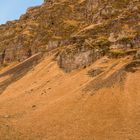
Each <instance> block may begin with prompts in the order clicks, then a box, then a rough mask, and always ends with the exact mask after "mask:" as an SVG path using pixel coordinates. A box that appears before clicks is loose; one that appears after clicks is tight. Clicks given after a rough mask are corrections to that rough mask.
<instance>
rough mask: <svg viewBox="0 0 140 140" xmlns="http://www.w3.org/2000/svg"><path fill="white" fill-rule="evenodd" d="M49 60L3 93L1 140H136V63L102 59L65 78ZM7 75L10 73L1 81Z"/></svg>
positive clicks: (139, 106) (138, 109)
mask: <svg viewBox="0 0 140 140" xmlns="http://www.w3.org/2000/svg"><path fill="white" fill-rule="evenodd" d="M52 59H53V56H50V57H47V58H46V59H44V60H43V61H42V62H41V63H40V64H38V65H37V66H35V67H34V68H33V69H31V70H30V71H29V72H28V73H26V75H24V77H22V78H21V79H20V80H18V81H16V82H14V83H12V84H11V85H9V86H8V87H7V88H6V90H5V91H4V92H3V93H2V94H1V96H0V106H1V107H0V138H1V139H9V140H15V139H26V140H28V139H36V140H41V139H43V140H54V139H57V140H59V139H60V140H64V139H67V140H81V139H83V140H93V139H96V140H104V139H108V140H112V139H113V140H118V139H119V140H125V139H126V140H127V139H134V140H137V139H139V137H140V135H139V134H140V131H139V130H140V125H139V124H140V119H139V117H140V113H139V112H140V103H139V100H140V96H139V91H140V87H139V81H140V76H139V75H140V69H139V68H140V67H139V65H140V62H139V61H138V60H137V61H134V62H133V63H132V59H131V57H130V58H128V57H127V58H122V59H108V58H106V57H104V58H102V59H100V60H98V61H97V62H96V63H94V64H93V65H91V66H90V67H87V68H85V69H83V70H76V71H74V72H72V73H69V74H68V73H65V72H63V71H62V70H61V69H60V68H59V67H58V65H57V63H56V62H55V61H52ZM99 70H100V72H99ZM114 75H115V76H114ZM7 76H9V77H10V76H12V73H11V75H8V74H7V75H5V76H4V77H1V78H0V81H1V82H2V81H3V80H5V78H7ZM99 79H100V80H99ZM102 81H106V82H102ZM95 83H96V84H95ZM96 87H97V88H96Z"/></svg>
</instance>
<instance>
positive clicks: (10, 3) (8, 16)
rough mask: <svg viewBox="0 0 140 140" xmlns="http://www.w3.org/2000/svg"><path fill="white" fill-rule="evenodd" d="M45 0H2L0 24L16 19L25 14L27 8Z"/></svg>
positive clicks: (0, 0)
mask: <svg viewBox="0 0 140 140" xmlns="http://www.w3.org/2000/svg"><path fill="white" fill-rule="evenodd" d="M43 1H44V0H0V24H4V23H6V22H7V21H11V20H15V19H18V18H19V17H20V15H22V14H24V13H25V12H26V10H27V8H29V7H31V6H36V5H40V4H42V3H43Z"/></svg>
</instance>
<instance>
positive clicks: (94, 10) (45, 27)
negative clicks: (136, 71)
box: [0, 0, 140, 72]
mask: <svg viewBox="0 0 140 140" xmlns="http://www.w3.org/2000/svg"><path fill="white" fill-rule="evenodd" d="M139 15H140V1H139V0H117V1H116V0H45V1H44V3H43V4H42V5H41V6H36V7H32V8H29V9H28V10H27V13H26V14H24V15H22V16H21V17H20V19H19V20H16V21H10V22H7V23H6V24H5V25H1V26H0V63H1V64H0V65H3V64H4V63H11V62H13V61H23V60H25V59H27V58H29V57H30V56H32V55H33V54H35V53H38V52H42V53H45V52H49V51H52V50H54V49H56V51H57V61H58V64H59V65H60V67H61V68H63V69H64V70H65V71H68V72H69V71H72V70H73V69H77V68H83V67H86V66H88V65H90V64H91V63H93V62H95V61H96V60H97V59H99V58H101V57H102V56H104V55H108V54H111V55H110V56H114V55H115V56H116V54H117V56H118V54H122V52H123V53H125V52H127V51H130V52H131V51H132V52H137V50H139V48H140V16H139ZM130 54H133V55H134V53H130ZM119 56H121V55H119ZM122 56H123V55H122Z"/></svg>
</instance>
